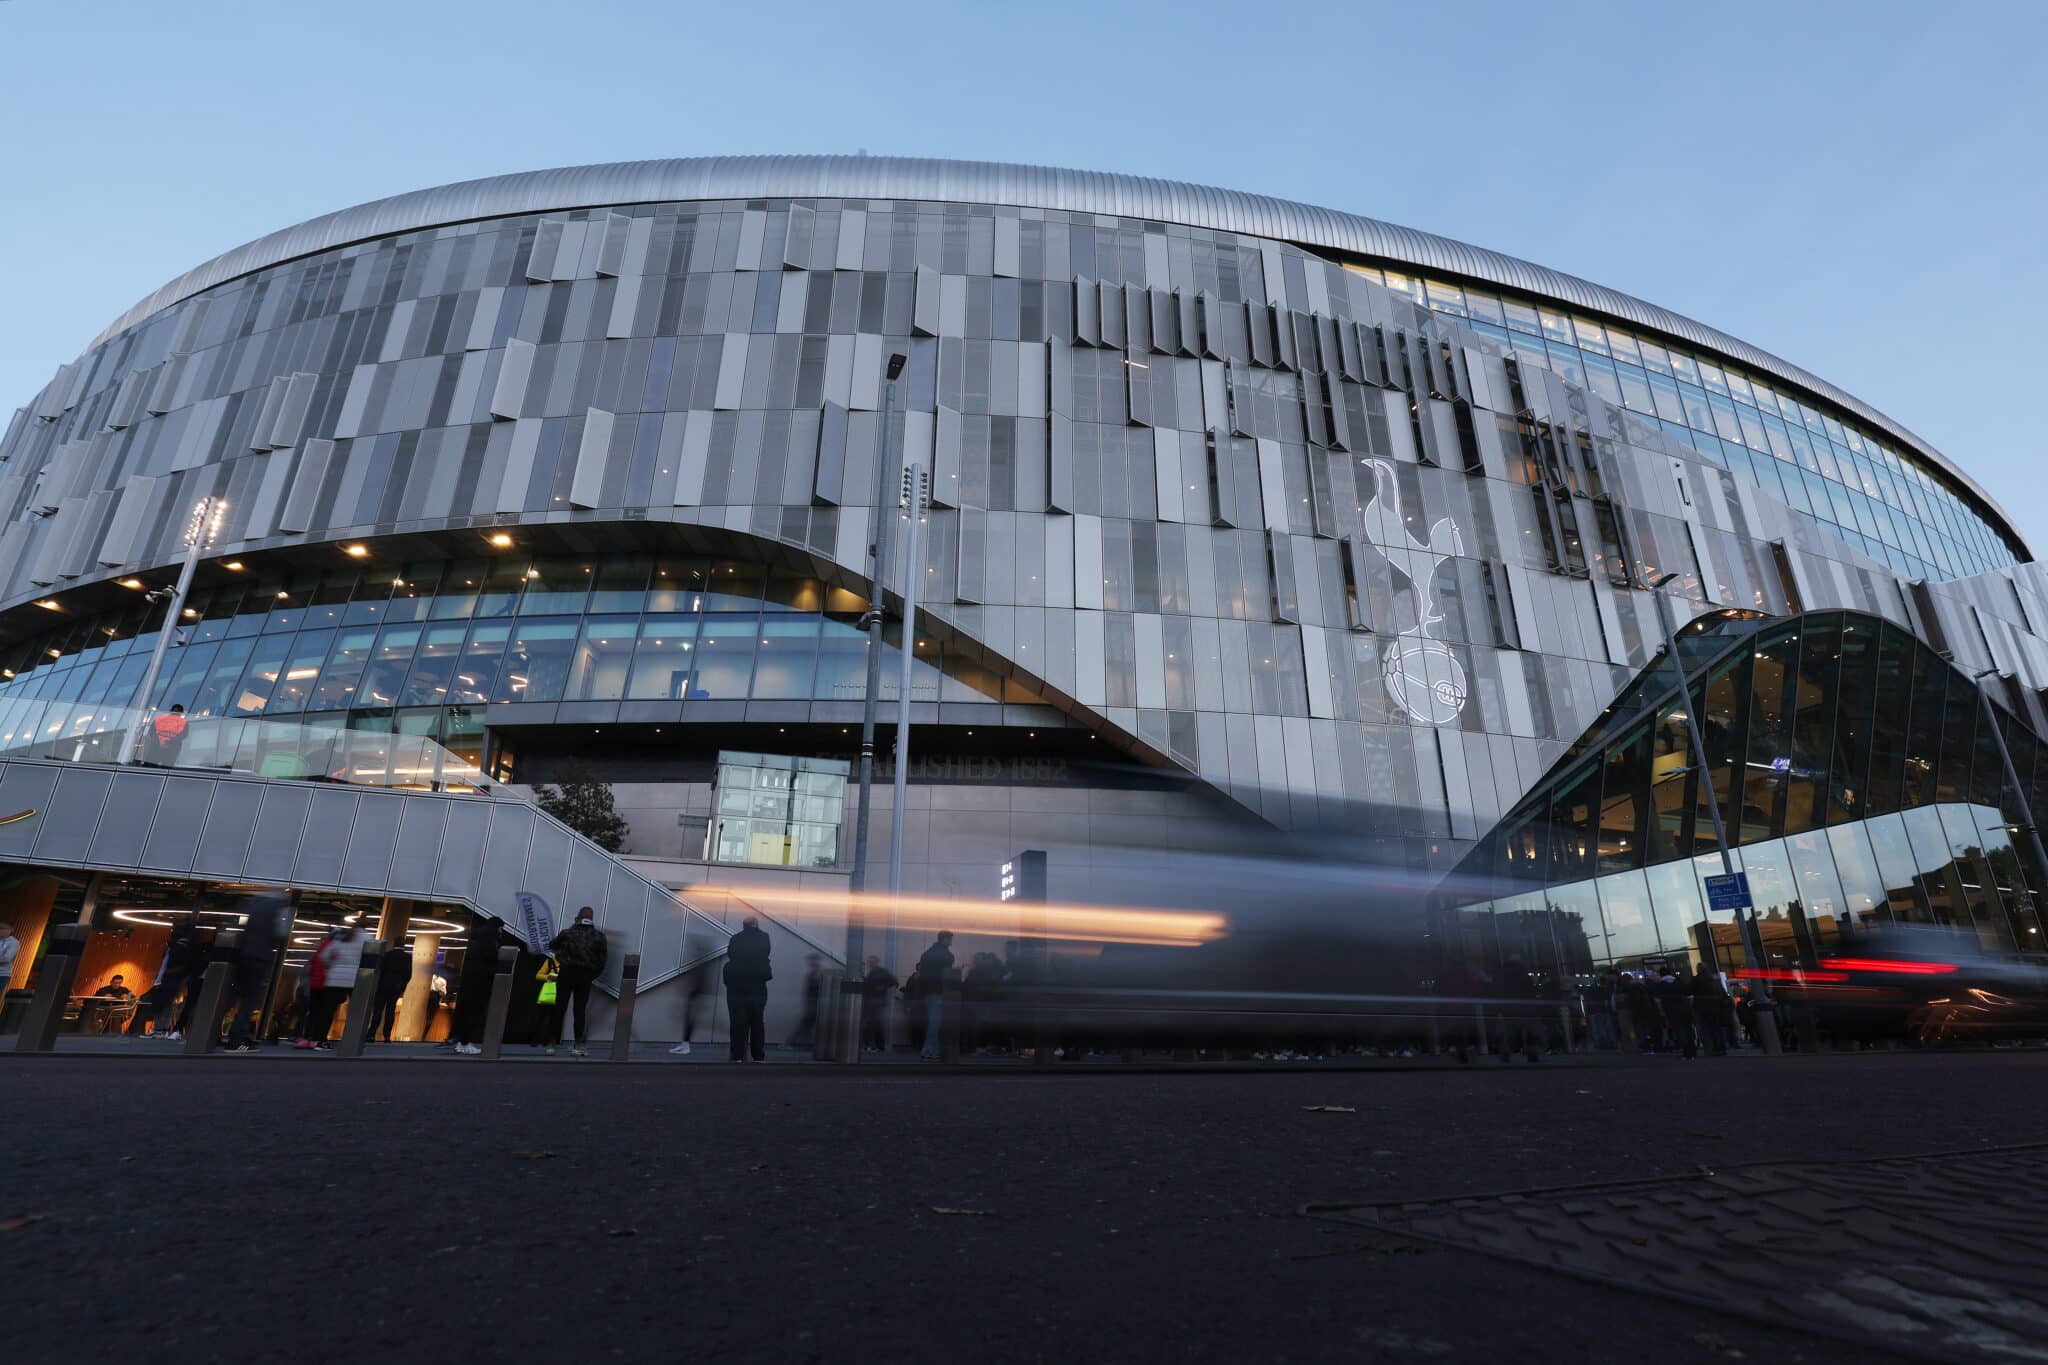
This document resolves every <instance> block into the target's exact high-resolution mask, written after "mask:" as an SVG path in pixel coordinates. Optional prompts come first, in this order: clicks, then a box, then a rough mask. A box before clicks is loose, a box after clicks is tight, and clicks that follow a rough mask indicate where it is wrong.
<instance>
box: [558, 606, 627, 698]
mask: <svg viewBox="0 0 2048 1365" xmlns="http://www.w3.org/2000/svg"><path fill="white" fill-rule="evenodd" d="M634 595H635V596H638V595H639V594H638V593H637V592H636V593H635V594H634ZM639 632H640V620H639V618H638V617H635V616H591V617H586V618H585V619H584V622H583V636H582V638H581V639H580V640H578V641H577V642H576V658H575V661H574V662H573V663H572V664H571V665H570V668H569V688H568V690H567V691H566V692H564V693H563V694H562V700H564V701H618V700H619V699H620V698H622V697H624V696H625V695H626V672H627V669H628V667H629V666H630V665H631V664H632V661H633V643H634V641H635V640H636V639H637V638H638V637H639Z"/></svg>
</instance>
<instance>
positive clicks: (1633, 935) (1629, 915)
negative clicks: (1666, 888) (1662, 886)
mask: <svg viewBox="0 0 2048 1365" xmlns="http://www.w3.org/2000/svg"><path fill="white" fill-rule="evenodd" d="M1598 885H1599V888H1600V917H1601V919H1602V920H1603V921H1604V922H1605V923H1606V926H1607V958H1608V960H1609V961H1616V960H1621V959H1627V958H1642V957H1646V956H1649V955H1651V954H1654V953H1658V952H1661V951H1663V949H1664V946H1665V945H1664V944H1663V943H1662V942H1661V941H1660V940H1659V935H1658V933H1657V922H1656V915H1655V913H1654V912H1653V909H1652V906H1651V901H1650V886H1649V883H1648V882H1647V881H1646V880H1645V879H1644V877H1643V874H1642V873H1641V872H1640V871H1631V872H1618V873H1614V874H1612V875H1610V876H1606V877H1602V878H1600V880H1599V883H1598Z"/></svg>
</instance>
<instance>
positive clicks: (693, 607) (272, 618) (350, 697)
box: [0, 556, 1039, 748]
mask: <svg viewBox="0 0 2048 1365" xmlns="http://www.w3.org/2000/svg"><path fill="white" fill-rule="evenodd" d="M863 606H864V603H863V602H862V601H861V600H860V599H858V598H857V597H855V596H854V595H853V594H850V593H848V592H845V591H843V590H840V589H836V588H827V587H825V586H824V585H823V584H822V583H820V582H818V581H817V580H815V579H810V578H803V577H799V576H795V575H793V574H789V573H787V572H786V571H783V570H779V569H778V570H774V571H770V570H768V569H765V568H763V567H762V566H760V565H755V564H747V563H742V562H738V561H714V560H710V559H689V558H677V559H655V558H650V557H647V556H613V557H609V558H604V557H592V558H589V559H584V560H574V559H540V560H532V561H529V560H526V559H523V558H519V557H516V556H513V557H507V558H503V559H497V560H491V561H482V560H478V561H457V562H455V563H451V564H445V565H444V564H421V565H409V566H406V567H404V568H403V569H401V570H399V571H398V572H396V573H393V572H391V571H388V570H386V571H383V572H373V573H356V572H352V571H344V572H340V573H337V574H334V575H331V576H329V577H327V578H324V579H322V578H298V579H277V580H274V581H272V580H264V579H262V578H260V577H258V578H252V579H251V581H249V582H247V583H236V584H231V585H229V586H226V587H221V588H217V589H214V590H212V591H209V592H200V593H195V594H194V595H193V598H192V605H191V606H190V607H189V608H188V609H187V611H186V613H185V619H184V621H183V622H182V623H180V625H179V627H178V636H177V639H176V640H175V641H174V644H173V647H172V649H171V650H170V651H169V653H168V655H167V656H166V658H165V662H164V668H163V671H162V674H161V675H160V677H159V680H158V683H157V686H156V689H155V695H154V696H153V697H151V698H150V699H149V701H150V705H151V706H152V707H153V708H156V709H164V708H168V707H170V706H172V705H180V706H183V707H184V708H185V710H186V713H187V714H188V715H191V716H193V717H195V718H214V717H252V718H267V719H277V718H290V719H293V720H299V721H318V720H321V719H322V718H326V719H331V720H332V721H333V723H334V724H336V725H339V726H344V727H348V728H363V716H364V714H365V713H370V714H374V715H379V716H386V717H388V716H391V715H393V714H399V713H404V712H407V711H409V710H411V709H413V708H438V709H439V714H438V716H437V717H436V719H435V720H434V722H433V724H432V725H431V726H428V727H427V728H426V729H424V730H422V731H421V733H427V734H430V735H431V736H432V737H434V738H436V739H439V740H440V741H441V742H443V743H445V744H449V745H450V747H455V748H459V747H460V746H459V744H457V743H454V742H452V741H456V740H460V739H461V738H462V737H463V736H464V735H469V734H474V733H476V729H477V725H476V722H475V720H474V717H473V716H472V715H471V714H469V712H468V708H472V707H480V706H485V705H489V704H494V703H506V702H616V701H673V702H684V703H688V702H690V701H696V700H703V701H713V700H718V701H745V700H748V699H761V700H769V699H772V700H807V699H808V700H820V701H846V700H855V701H857V700H859V699H860V698H861V696H862V695H863V691H864V688H865V686H866V678H867V637H866V635H864V634H863V633H862V632H861V631H860V630H859V629H858V627H857V626H856V625H855V624H854V623H855V621H856V620H857V619H858V617H859V614H860V612H861V610H862V607H863ZM144 626H145V621H144V616H143V613H142V612H141V611H140V610H139V609H135V608H129V609H124V610H122V611H118V612H110V613H107V614H106V615H104V616H100V617H96V618H92V619H88V620H83V621H73V622H66V623H64V624H63V625H61V626H58V627H55V628H53V629H51V630H50V631H48V632H47V633H45V634H44V635H43V636H41V637H39V638H37V639H36V640H34V641H32V642H30V643H29V644H27V645H24V646H19V647H17V648H16V649H15V651H14V652H13V653H12V654H11V655H9V656H5V657H6V658H7V666H6V668H5V669H4V671H0V746H5V747H20V746H22V745H25V744H30V743H40V742H46V741H55V740H59V739H63V738H66V737H69V736H77V735H84V734H88V733H91V732H93V731H95V730H97V729H104V728H106V727H107V726H108V725H111V724H117V723H119V722H118V718H117V714H116V713H118V712H120V711H122V710H123V709H124V708H127V707H129V706H132V705H134V704H135V703H136V700H137V699H136V697H135V692H136V689H137V688H138V687H139V686H140V684H141V680H142V674H143V671H144V669H145V668H146V667H147V664H148V660H149V655H150V652H151V650H153V649H154V648H155V646H156V631H154V630H147V629H144ZM900 637H901V628H900V626H892V627H891V628H890V630H889V631H888V633H887V634H886V635H885V638H884V649H885V651H886V653H885V655H884V658H883V667H882V679H883V682H882V695H883V698H884V699H885V700H889V701H893V700H895V697H896V694H897V688H898V678H899V671H898V665H897V663H896V659H895V656H896V653H897V651H898V650H899V649H900V648H901V638H900ZM911 695H912V697H913V698H914V699H915V700H919V701H953V702H990V701H1010V702H1036V701H1038V700H1039V697H1038V696H1037V695H1036V694H1035V693H1033V692H1031V691H1029V690H1028V689H1026V688H1023V687H1021V686H1019V685H1018V684H1016V683H1013V682H1009V681H1006V680H1004V679H1000V678H997V677H996V676H994V675H993V674H991V673H990V672H988V671H987V670H986V669H985V668H983V667H980V666H979V665H977V664H976V663H974V662H973V661H971V660H969V659H967V658H966V657H964V656H958V655H949V654H948V653H947V652H946V651H944V650H943V649H941V647H940V646H939V644H938V642H937V641H935V640H930V639H920V640H918V641H917V662H916V664H915V666H914V670H913V673H912V682H911ZM409 723H410V724H420V722H409ZM384 728H385V729H387V730H388V729H389V728H390V727H389V726H388V725H386V726H385V727H384Z"/></svg>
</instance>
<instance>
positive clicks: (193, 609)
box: [185, 607, 199, 616]
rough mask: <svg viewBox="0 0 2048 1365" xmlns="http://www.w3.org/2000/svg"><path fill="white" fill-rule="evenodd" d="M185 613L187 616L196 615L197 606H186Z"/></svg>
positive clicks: (197, 611)
mask: <svg viewBox="0 0 2048 1365" xmlns="http://www.w3.org/2000/svg"><path fill="white" fill-rule="evenodd" d="M185 614H186V615H187V616H197V615H198V614H199V608H197V607H187V608H185Z"/></svg>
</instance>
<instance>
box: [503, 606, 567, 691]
mask: <svg viewBox="0 0 2048 1365" xmlns="http://www.w3.org/2000/svg"><path fill="white" fill-rule="evenodd" d="M579 624H581V623H580V622H578V621H577V620H576V619H575V618H573V617H571V618H567V619H560V618H557V619H552V620H550V619H539V620H521V621H520V622H519V624H518V626H517V627H515V628H514V630H513V632H512V638H511V643H510V646H509V647H508V648H507V649H506V651H505V667H504V669H503V671H502V672H500V673H499V675H498V683H497V687H496V689H495V690H494V691H493V693H492V695H491V700H492V701H499V702H508V701H560V700H561V699H562V689H563V687H564V686H565V685H567V683H568V681H569V665H570V662H571V660H572V659H573V658H574V657H575V653H576V631H577V627H578V625H579Z"/></svg>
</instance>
